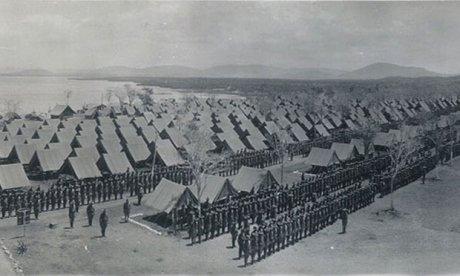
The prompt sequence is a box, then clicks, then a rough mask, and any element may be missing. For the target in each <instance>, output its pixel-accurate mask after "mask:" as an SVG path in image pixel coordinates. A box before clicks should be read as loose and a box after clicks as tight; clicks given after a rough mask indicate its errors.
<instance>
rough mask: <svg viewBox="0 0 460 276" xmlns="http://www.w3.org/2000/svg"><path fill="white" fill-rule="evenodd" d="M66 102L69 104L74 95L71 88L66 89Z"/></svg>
mask: <svg viewBox="0 0 460 276" xmlns="http://www.w3.org/2000/svg"><path fill="white" fill-rule="evenodd" d="M63 93H64V97H65V104H66V105H69V100H70V98H71V97H72V94H73V91H72V90H70V89H66V90H64V92H63Z"/></svg>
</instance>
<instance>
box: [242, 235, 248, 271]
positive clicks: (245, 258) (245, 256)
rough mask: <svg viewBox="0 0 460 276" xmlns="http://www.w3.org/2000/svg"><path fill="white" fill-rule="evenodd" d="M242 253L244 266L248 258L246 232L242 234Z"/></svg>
mask: <svg viewBox="0 0 460 276" xmlns="http://www.w3.org/2000/svg"><path fill="white" fill-rule="evenodd" d="M243 254H244V266H247V265H248V258H249V236H248V235H247V234H246V233H244V234H243Z"/></svg>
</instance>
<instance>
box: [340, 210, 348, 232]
mask: <svg viewBox="0 0 460 276" xmlns="http://www.w3.org/2000/svg"><path fill="white" fill-rule="evenodd" d="M340 219H341V220H342V232H341V234H345V233H346V232H347V224H348V210H347V209H346V208H344V209H342V210H340Z"/></svg>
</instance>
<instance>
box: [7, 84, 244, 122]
mask: <svg viewBox="0 0 460 276" xmlns="http://www.w3.org/2000/svg"><path fill="white" fill-rule="evenodd" d="M125 84H130V85H132V86H133V87H134V86H136V84H135V83H131V82H110V81H104V80H73V79H69V78H66V77H4V76H0V112H2V113H3V112H4V100H8V99H12V100H17V101H20V103H21V104H20V107H21V108H20V111H19V113H28V112H32V111H36V112H40V113H42V112H47V111H48V110H50V108H52V107H54V106H55V105H56V104H65V103H66V98H65V95H64V91H65V90H67V89H70V90H72V91H73V93H72V96H71V97H70V100H69V104H70V105H71V106H72V107H73V108H76V109H79V108H81V107H82V105H84V104H88V103H97V104H99V103H101V101H102V102H103V103H104V104H106V103H107V99H106V97H105V94H106V92H107V90H108V89H110V90H114V91H124V87H123V86H124V85H125ZM153 89H154V91H155V96H154V97H155V98H156V99H161V98H180V97H183V96H184V95H185V93H182V92H181V91H179V90H174V89H169V88H161V87H153ZM213 94H214V93H213ZM195 95H196V96H198V97H207V96H209V94H207V93H196V94H195ZM216 97H219V98H237V97H239V96H238V95H232V94H225V93H219V94H217V95H216ZM117 101H118V100H117V99H116V97H112V99H111V102H113V103H116V102H117Z"/></svg>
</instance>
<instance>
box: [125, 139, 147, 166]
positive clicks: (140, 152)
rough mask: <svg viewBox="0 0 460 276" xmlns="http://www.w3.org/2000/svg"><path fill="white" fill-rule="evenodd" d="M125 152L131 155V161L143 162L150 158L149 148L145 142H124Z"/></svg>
mask: <svg viewBox="0 0 460 276" xmlns="http://www.w3.org/2000/svg"><path fill="white" fill-rule="evenodd" d="M125 149H126V154H128V155H129V156H130V157H131V161H133V162H135V163H137V162H143V161H146V160H147V159H149V158H150V156H151V153H150V150H149V148H148V147H147V145H146V144H145V143H142V144H130V143H128V144H126V145H125Z"/></svg>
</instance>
